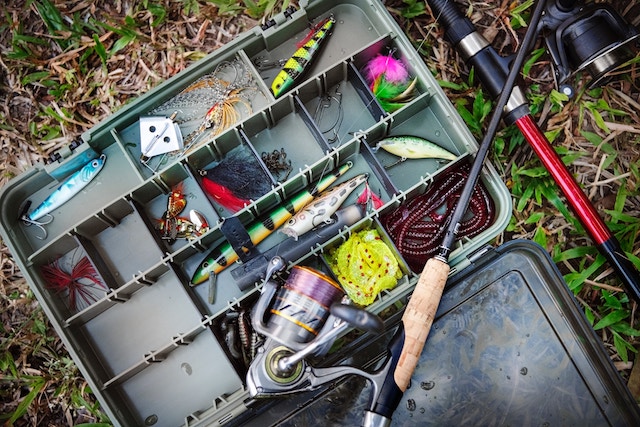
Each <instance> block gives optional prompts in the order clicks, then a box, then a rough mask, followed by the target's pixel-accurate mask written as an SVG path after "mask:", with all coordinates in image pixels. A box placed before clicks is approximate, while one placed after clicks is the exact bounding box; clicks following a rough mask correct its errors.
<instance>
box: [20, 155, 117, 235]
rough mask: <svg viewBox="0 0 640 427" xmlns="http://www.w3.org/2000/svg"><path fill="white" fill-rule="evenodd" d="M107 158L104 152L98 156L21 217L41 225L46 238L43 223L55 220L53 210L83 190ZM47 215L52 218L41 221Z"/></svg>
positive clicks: (25, 220)
mask: <svg viewBox="0 0 640 427" xmlns="http://www.w3.org/2000/svg"><path fill="white" fill-rule="evenodd" d="M106 159H107V156H106V155H104V154H102V155H100V157H97V158H95V159H93V160H91V161H90V162H88V163H87V164H85V165H84V166H83V167H82V169H80V170H79V171H77V172H75V173H74V174H73V175H71V176H70V177H69V178H67V179H66V180H65V181H64V182H63V183H62V184H60V186H59V187H58V188H57V189H56V190H55V191H54V192H53V193H51V195H49V197H47V198H46V199H45V200H44V201H43V202H42V203H40V204H39V205H38V207H37V208H35V209H34V210H33V211H32V212H31V213H30V214H28V215H27V214H25V215H23V216H22V218H21V219H22V220H23V221H24V222H26V223H27V224H34V225H37V226H39V227H40V228H41V229H42V231H43V232H44V237H42V239H46V237H47V232H46V230H45V229H44V227H43V225H45V224H49V223H50V222H51V221H53V217H52V216H51V212H53V211H54V210H56V209H58V208H59V207H60V206H62V205H63V204H64V203H66V202H68V201H69V200H70V199H71V198H72V197H73V196H75V195H76V194H78V193H79V192H80V191H82V189H83V188H85V187H86V186H87V185H88V184H89V183H90V182H91V181H92V180H93V179H94V178H95V177H96V175H98V173H99V172H100V171H101V170H102V168H103V167H104V164H105V161H106ZM45 216H49V217H50V218H49V219H48V220H46V221H41V219H42V218H44V217H45Z"/></svg>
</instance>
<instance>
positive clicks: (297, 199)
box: [191, 162, 353, 286]
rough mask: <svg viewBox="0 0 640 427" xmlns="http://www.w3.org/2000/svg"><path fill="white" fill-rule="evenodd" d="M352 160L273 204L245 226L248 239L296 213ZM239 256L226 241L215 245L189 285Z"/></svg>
mask: <svg viewBox="0 0 640 427" xmlns="http://www.w3.org/2000/svg"><path fill="white" fill-rule="evenodd" d="M352 166H353V163H351V162H347V163H345V164H343V165H342V166H339V167H338V168H336V169H335V170H334V171H333V172H331V173H329V174H328V175H327V176H325V177H324V178H322V179H320V180H319V181H318V182H317V184H316V185H314V186H313V187H311V188H307V189H305V190H302V191H300V192H299V193H297V194H295V195H294V196H293V197H292V198H291V200H289V201H287V202H286V203H284V204H282V205H280V206H278V207H276V208H275V209H274V210H273V211H271V212H270V213H269V215H268V216H266V217H265V218H263V219H262V220H261V221H256V222H254V223H252V224H250V225H249V226H248V227H247V233H248V234H249V237H250V238H251V243H253V244H254V245H257V244H258V243H260V242H261V241H263V240H264V239H265V238H267V236H269V235H270V234H271V233H272V232H273V231H275V230H276V229H277V228H279V227H280V226H281V225H282V224H284V223H285V222H287V221H288V220H289V218H291V217H292V216H293V215H294V214H295V213H296V212H299V211H300V210H301V209H302V208H304V207H305V206H306V205H308V204H309V203H310V202H311V201H312V200H313V199H314V197H316V196H317V195H318V194H319V193H321V192H322V191H324V190H326V189H327V188H329V186H330V185H331V184H333V183H334V182H335V181H336V180H337V179H338V178H339V177H341V176H342V175H344V174H345V173H346V172H347V171H348V170H349V169H350V168H351V167H352ZM239 258H240V256H239V255H238V254H237V253H236V252H235V250H234V249H233V247H232V246H231V244H230V243H229V242H227V241H225V242H223V243H221V244H220V245H218V246H216V247H215V248H214V249H213V250H212V251H211V252H209V254H208V255H207V256H206V257H205V259H204V261H202V262H201V263H200V265H199V266H198V268H197V269H196V271H195V273H194V274H193V276H192V277H191V286H195V285H199V284H200V283H203V282H205V281H207V280H208V279H209V278H210V276H211V275H215V274H218V273H220V272H221V271H222V270H224V269H225V268H227V267H228V266H230V265H231V264H232V263H234V262H235V261H237V260H238V259H239Z"/></svg>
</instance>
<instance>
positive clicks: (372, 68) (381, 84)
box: [364, 53, 417, 113]
mask: <svg viewBox="0 0 640 427" xmlns="http://www.w3.org/2000/svg"><path fill="white" fill-rule="evenodd" d="M364 72H365V77H366V79H367V83H368V84H369V88H370V89H371V92H372V93H373V94H374V96H375V97H376V98H377V99H378V101H379V102H380V106H381V107H382V108H383V109H384V110H385V111H387V112H390V113H391V112H394V111H396V110H397V109H399V108H401V107H402V106H403V105H404V104H405V103H406V102H408V101H410V100H411V99H412V98H413V92H414V89H415V85H416V81H417V80H416V79H415V78H414V79H411V77H410V76H409V72H408V71H407V69H406V67H405V66H404V64H403V63H402V61H400V60H399V59H396V58H394V57H393V55H392V53H389V54H388V55H377V56H376V57H374V58H373V59H372V60H371V61H369V63H368V64H367V65H366V66H365V68H364Z"/></svg>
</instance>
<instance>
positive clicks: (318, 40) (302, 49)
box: [271, 16, 336, 98]
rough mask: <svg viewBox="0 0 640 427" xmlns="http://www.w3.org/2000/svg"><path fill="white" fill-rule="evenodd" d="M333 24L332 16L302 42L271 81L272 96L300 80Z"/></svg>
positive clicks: (316, 27) (317, 26)
mask: <svg viewBox="0 0 640 427" xmlns="http://www.w3.org/2000/svg"><path fill="white" fill-rule="evenodd" d="M335 23H336V20H335V19H334V18H333V16H330V17H329V18H325V19H324V20H323V21H321V22H320V23H319V24H318V25H316V26H315V27H314V29H312V30H311V32H310V33H309V35H308V36H307V37H305V39H304V40H302V42H301V45H300V46H298V50H296V51H295V52H294V54H293V55H292V56H291V58H289V60H288V61H287V62H286V63H285V64H284V67H283V68H282V70H281V71H280V72H279V73H278V74H277V75H276V78H275V79H274V80H273V83H272V84H271V92H272V93H273V96H275V97H276V98H277V97H279V96H280V95H282V94H283V93H285V92H286V91H288V90H289V89H291V87H292V86H293V85H294V84H296V83H297V82H298V81H299V80H300V78H301V77H302V76H303V75H304V73H305V72H306V71H307V69H308V66H309V64H310V63H311V62H312V61H313V60H314V59H315V56H316V54H317V53H318V50H319V49H320V47H321V46H322V44H323V42H324V41H325V40H326V39H327V37H328V36H329V35H330V34H331V30H332V29H333V25H334V24H335Z"/></svg>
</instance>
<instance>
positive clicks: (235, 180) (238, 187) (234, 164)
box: [200, 145, 271, 213]
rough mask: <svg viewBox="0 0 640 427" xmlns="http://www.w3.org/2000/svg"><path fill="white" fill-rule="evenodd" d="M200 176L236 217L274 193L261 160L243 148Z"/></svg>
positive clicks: (205, 189)
mask: <svg viewBox="0 0 640 427" xmlns="http://www.w3.org/2000/svg"><path fill="white" fill-rule="evenodd" d="M200 175H201V176H202V177H203V178H202V188H203V189H204V191H205V192H206V193H207V194H209V195H210V196H211V197H212V198H213V199H214V200H215V201H216V202H217V203H219V204H220V205H222V206H223V207H224V208H226V209H227V210H229V211H231V212H233V213H236V212H237V211H239V210H240V209H242V208H243V207H244V206H245V205H248V204H250V203H251V200H258V199H259V198H260V197H262V196H263V195H264V194H266V193H268V192H269V191H270V190H271V179H270V177H269V176H268V174H267V172H266V171H265V170H264V168H263V166H261V165H260V163H259V162H258V158H257V157H256V156H255V155H254V154H253V153H252V152H250V151H249V150H248V149H246V148H245V147H244V146H242V145H240V146H238V147H236V148H234V149H233V150H231V151H230V152H229V153H228V154H227V155H226V156H225V158H224V159H222V160H221V161H220V162H219V163H218V164H217V165H216V166H214V167H212V168H209V169H203V170H201V171H200Z"/></svg>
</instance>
